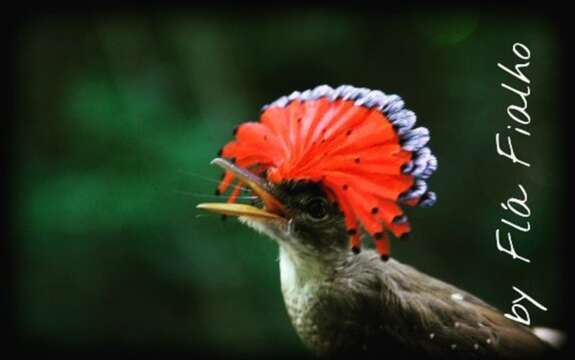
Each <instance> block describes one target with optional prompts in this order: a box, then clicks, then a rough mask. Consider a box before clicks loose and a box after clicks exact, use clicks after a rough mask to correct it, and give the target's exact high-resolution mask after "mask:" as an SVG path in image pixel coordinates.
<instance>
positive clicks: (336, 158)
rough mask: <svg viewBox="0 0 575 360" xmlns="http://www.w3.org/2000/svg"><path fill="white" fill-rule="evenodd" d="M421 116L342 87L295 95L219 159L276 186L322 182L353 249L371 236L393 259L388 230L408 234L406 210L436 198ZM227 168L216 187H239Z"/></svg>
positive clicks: (375, 93) (265, 111)
mask: <svg viewBox="0 0 575 360" xmlns="http://www.w3.org/2000/svg"><path fill="white" fill-rule="evenodd" d="M415 122H416V115H415V113H414V112H413V111H410V110H408V109H406V108H404V102H403V100H402V99H401V98H400V97H399V96H397V95H386V94H384V93H383V92H381V91H379V90H369V89H366V88H356V87H353V86H349V85H342V86H339V87H337V88H335V89H334V88H331V87H330V86H327V85H322V86H318V87H316V88H314V89H310V90H306V91H303V92H298V91H295V92H293V93H292V94H290V95H289V96H283V97H281V98H279V99H277V100H276V101H274V102H272V103H271V104H269V105H265V106H264V107H263V108H262V113H261V116H260V120H259V121H258V122H246V123H243V124H241V125H239V126H238V127H237V128H236V129H235V130H234V136H235V139H234V140H232V141H230V142H229V143H227V144H226V145H225V146H224V147H223V148H222V150H221V151H220V155H221V156H223V157H225V158H228V159H233V160H234V161H235V163H236V165H238V166H239V167H243V168H246V169H249V170H250V171H252V172H253V173H255V174H257V175H259V176H262V177H263V178H265V179H266V180H267V181H269V182H271V183H275V184H277V183H280V182H283V181H310V182H315V183H318V184H320V186H321V187H322V189H323V190H324V192H325V193H326V195H327V196H328V198H329V199H330V201H333V202H335V203H337V205H338V206H339V208H340V210H341V212H342V213H343V216H344V219H345V226H346V228H347V232H348V234H349V236H350V242H351V245H352V249H353V250H354V251H355V252H358V251H359V249H360V247H361V237H360V235H361V233H362V232H367V233H368V234H370V235H371V238H372V240H373V242H374V244H375V248H376V250H377V251H378V253H379V254H380V255H381V256H382V258H384V259H386V258H387V257H388V256H389V252H390V244H389V238H388V236H387V234H388V233H392V234H393V235H394V236H395V237H400V238H401V237H406V236H407V234H408V233H409V232H410V230H411V227H410V224H409V222H408V219H407V216H406V215H405V214H404V211H403V209H402V207H401V205H409V206H415V205H419V206H422V207H427V206H431V205H433V203H434V202H435V200H436V195H435V193H434V192H431V191H428V189H427V179H428V178H429V177H430V176H431V174H432V173H433V172H434V171H435V170H436V169H437V159H436V157H435V156H434V155H432V153H431V151H430V149H429V147H427V143H428V142H429V139H430V133H429V130H428V129H426V128H424V127H414V125H415ZM234 182H238V184H237V185H241V184H239V183H240V181H239V180H237V179H235V176H234V174H233V173H232V172H230V171H226V173H225V175H224V177H223V179H222V181H221V182H220V184H219V186H218V192H219V193H224V192H225V191H226V190H227V189H229V188H233V190H232V191H231V194H230V196H229V198H228V202H235V201H236V199H237V196H238V194H239V192H240V189H241V187H240V186H232V185H233V184H234Z"/></svg>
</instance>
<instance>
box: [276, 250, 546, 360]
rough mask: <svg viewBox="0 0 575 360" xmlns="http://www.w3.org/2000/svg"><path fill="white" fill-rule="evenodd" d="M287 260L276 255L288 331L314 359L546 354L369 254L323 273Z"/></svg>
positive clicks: (511, 329)
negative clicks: (303, 345) (278, 261)
mask: <svg viewBox="0 0 575 360" xmlns="http://www.w3.org/2000/svg"><path fill="white" fill-rule="evenodd" d="M294 256H297V255H294V254H293V252H292V253H291V254H290V251H289V250H285V249H283V248H282V249H281V250H280V273H281V287H282V293H283V297H284V301H285V304H286V308H287V311H288V313H289V316H290V318H291V321H292V324H293V326H294V328H295V329H296V331H297V333H298V334H299V336H300V337H301V339H302V341H303V342H304V343H305V344H306V345H307V346H308V347H309V348H310V349H312V350H313V352H314V353H316V354H317V355H320V356H326V357H340V356H346V355H360V356H361V354H363V355H365V356H367V357H379V358H382V357H383V356H386V355H390V354H409V355H414V356H420V357H421V356H423V358H439V359H445V358H449V359H485V358H493V359H499V358H501V359H524V358H537V357H540V356H542V355H543V354H546V353H547V352H548V351H549V350H550V347H549V345H547V344H546V343H544V342H543V341H542V340H540V339H539V338H538V337H537V336H536V335H535V334H534V333H533V332H532V330H531V329H530V328H528V327H525V326H523V325H520V324H518V323H515V322H513V321H511V320H509V319H507V318H505V317H504V316H503V314H502V313H501V312H499V311H498V310H496V309H495V308H493V307H491V306H490V305H488V304H486V303H485V302H483V301H481V300H480V299H478V298H476V297H475V296H473V295H470V294H468V293H466V292H464V291H462V290H460V289H458V288H456V287H454V286H451V285H449V284H446V283H444V282H442V281H440V280H437V279H435V278H432V277H430V276H427V275H425V274H423V273H421V272H419V271H417V270H416V269H414V268H412V267H410V266H408V265H404V264H402V263H400V262H399V261H396V260H394V259H390V260H389V261H388V262H386V263H383V262H381V260H380V259H379V257H378V256H377V253H376V252H375V251H364V252H362V253H361V254H359V255H353V254H350V255H349V256H347V257H346V258H344V259H341V262H340V263H337V264H329V265H328V264H324V265H325V266H326V268H324V269H321V266H322V265H320V264H315V265H312V268H309V265H305V264H306V261H302V260H301V259H299V260H295V259H293V257H294ZM307 264H309V263H307Z"/></svg>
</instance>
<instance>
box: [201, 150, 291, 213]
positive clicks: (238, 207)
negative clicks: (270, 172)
mask: <svg viewBox="0 0 575 360" xmlns="http://www.w3.org/2000/svg"><path fill="white" fill-rule="evenodd" d="M211 163H212V164H214V165H218V166H221V167H222V168H224V169H225V170H227V171H230V172H232V173H233V174H234V175H235V176H236V177H237V178H238V179H239V180H240V181H241V182H242V184H245V185H246V186H248V187H249V188H250V189H251V190H252V191H253V192H254V193H255V194H256V195H258V196H259V197H260V199H261V200H262V202H263V203H264V209H259V208H257V207H255V206H251V205H246V204H234V203H203V204H198V205H197V206H196V207H197V208H198V209H203V210H207V211H212V212H215V213H219V214H224V215H231V216H248V217H253V218H260V219H274V220H285V218H284V217H282V215H284V214H285V213H286V210H285V207H284V206H283V204H282V203H281V202H279V201H278V200H277V199H276V198H275V197H273V196H272V195H271V194H270V192H269V191H268V190H266V188H265V180H263V179H262V178H260V177H259V176H257V175H255V174H253V173H251V172H249V171H248V170H245V169H242V168H240V167H238V166H236V165H234V164H232V163H231V162H229V161H227V160H225V159H222V158H215V159H214V160H212V162H211Z"/></svg>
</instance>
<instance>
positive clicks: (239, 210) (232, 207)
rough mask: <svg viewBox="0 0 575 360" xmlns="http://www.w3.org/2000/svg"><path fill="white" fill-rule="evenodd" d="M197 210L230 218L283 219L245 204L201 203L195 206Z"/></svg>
mask: <svg viewBox="0 0 575 360" xmlns="http://www.w3.org/2000/svg"><path fill="white" fill-rule="evenodd" d="M196 207H197V208H198V209H203V210H208V211H212V212H215V213H219V214H224V215H231V216H249V217H254V218H263V219H276V220H281V219H283V218H282V217H281V216H279V215H277V214H274V213H271V212H268V211H265V210H263V209H259V208H257V207H254V206H251V205H245V204H229V203H203V204H198V205H197V206H196Z"/></svg>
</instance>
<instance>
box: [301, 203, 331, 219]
mask: <svg viewBox="0 0 575 360" xmlns="http://www.w3.org/2000/svg"><path fill="white" fill-rule="evenodd" d="M328 206H329V204H328V202H327V200H326V199H324V198H323V197H316V198H313V199H311V200H310V201H308V202H307V203H306V204H305V212H306V214H307V215H308V217H309V218H311V219H312V220H314V221H321V220H325V219H327V217H328V215H329V213H328Z"/></svg>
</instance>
